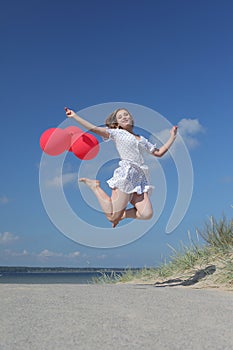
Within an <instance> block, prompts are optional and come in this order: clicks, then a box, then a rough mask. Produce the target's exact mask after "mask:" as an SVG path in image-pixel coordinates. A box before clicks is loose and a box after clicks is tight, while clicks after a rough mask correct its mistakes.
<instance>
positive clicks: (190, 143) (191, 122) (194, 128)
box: [178, 118, 205, 149]
mask: <svg viewBox="0 0 233 350" xmlns="http://www.w3.org/2000/svg"><path fill="white" fill-rule="evenodd" d="M178 127H179V129H178V131H179V134H180V135H181V137H182V138H183V140H184V142H185V144H186V146H187V147H188V148H190V149H193V148H195V147H197V146H198V145H199V141H198V139H197V138H196V136H197V135H198V134H201V133H203V132H204V131H205V129H204V127H203V126H202V125H201V124H200V122H199V120H198V119H185V118H184V119H181V120H180V121H179V123H178Z"/></svg>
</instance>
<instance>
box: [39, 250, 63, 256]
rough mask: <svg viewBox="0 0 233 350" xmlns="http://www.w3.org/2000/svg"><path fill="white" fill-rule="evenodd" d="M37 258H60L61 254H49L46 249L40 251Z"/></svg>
mask: <svg viewBox="0 0 233 350" xmlns="http://www.w3.org/2000/svg"><path fill="white" fill-rule="evenodd" d="M38 256H39V257H45V258H50V257H62V256H63V254H62V253H57V252H51V251H50V250H48V249H44V250H42V251H41V252H40V253H39V254H38Z"/></svg>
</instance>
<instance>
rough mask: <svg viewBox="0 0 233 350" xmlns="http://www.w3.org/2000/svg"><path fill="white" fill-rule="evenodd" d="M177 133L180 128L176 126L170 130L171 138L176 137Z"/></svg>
mask: <svg viewBox="0 0 233 350" xmlns="http://www.w3.org/2000/svg"><path fill="white" fill-rule="evenodd" d="M177 131H178V126H176V125H174V126H173V128H172V129H171V130H170V134H171V136H173V137H176V134H177Z"/></svg>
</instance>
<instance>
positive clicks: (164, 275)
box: [95, 216, 233, 288]
mask: <svg viewBox="0 0 233 350" xmlns="http://www.w3.org/2000/svg"><path fill="white" fill-rule="evenodd" d="M196 234H197V236H198V237H202V240H203V243H202V244H200V243H199V242H198V243H196V242H194V241H193V239H192V238H191V235H190V233H188V235H189V240H190V245H189V246H186V245H184V244H183V243H181V244H180V248H179V249H175V248H173V247H171V246H170V249H171V251H172V254H171V256H170V258H169V262H167V263H162V264H161V265H160V266H159V267H157V268H143V269H140V270H138V271H132V270H131V269H126V270H125V271H124V272H123V273H121V274H113V275H111V276H106V275H105V274H103V275H102V276H101V277H100V278H98V279H97V280H96V281H95V282H97V283H117V282H121V283H125V282H131V281H137V282H138V283H140V282H142V283H155V284H156V282H158V281H160V282H161V281H165V280H166V279H168V278H169V279H170V280H171V279H172V280H177V278H178V277H179V278H183V279H184V280H185V278H186V279H187V278H189V277H190V276H191V275H192V274H195V273H197V272H198V271H207V272H206V278H208V269H207V270H203V269H206V268H207V267H208V266H210V265H212V266H214V267H216V273H214V274H213V275H212V276H211V278H212V284H214V285H215V286H221V285H224V286H226V287H230V288H231V287H232V288H233V219H231V220H227V219H226V218H225V217H224V216H223V217H222V218H221V219H220V220H218V221H217V220H215V219H214V218H213V217H211V218H210V220H209V222H207V223H205V225H204V229H202V230H199V229H197V230H196ZM158 283H159V282H158Z"/></svg>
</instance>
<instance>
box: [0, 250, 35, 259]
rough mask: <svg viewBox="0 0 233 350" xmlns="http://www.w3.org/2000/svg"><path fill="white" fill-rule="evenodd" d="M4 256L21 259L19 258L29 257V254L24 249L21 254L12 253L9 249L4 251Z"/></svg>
mask: <svg viewBox="0 0 233 350" xmlns="http://www.w3.org/2000/svg"><path fill="white" fill-rule="evenodd" d="M5 254H6V255H8V256H11V257H21V256H23V257H24V256H29V255H30V253H28V251H27V250H26V249H24V250H23V251H22V252H14V251H12V250H10V249H5Z"/></svg>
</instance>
